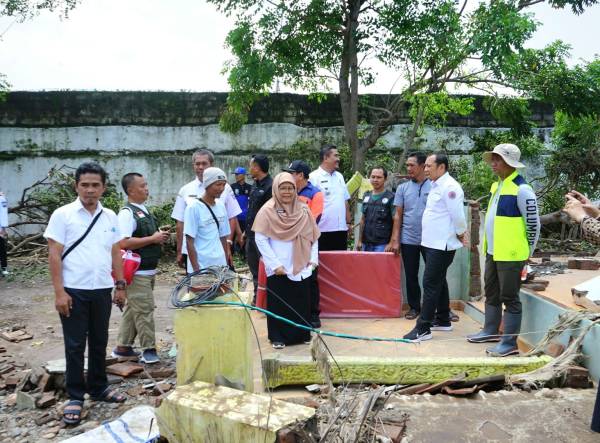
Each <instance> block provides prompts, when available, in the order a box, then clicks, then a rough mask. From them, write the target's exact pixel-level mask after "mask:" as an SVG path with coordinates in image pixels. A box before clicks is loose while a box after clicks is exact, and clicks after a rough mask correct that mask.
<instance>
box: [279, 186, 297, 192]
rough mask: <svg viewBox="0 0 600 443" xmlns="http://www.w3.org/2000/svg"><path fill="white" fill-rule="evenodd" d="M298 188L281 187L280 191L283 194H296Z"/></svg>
mask: <svg viewBox="0 0 600 443" xmlns="http://www.w3.org/2000/svg"><path fill="white" fill-rule="evenodd" d="M295 189H296V188H294V187H293V186H280V187H279V190H280V191H283V192H294V191H295Z"/></svg>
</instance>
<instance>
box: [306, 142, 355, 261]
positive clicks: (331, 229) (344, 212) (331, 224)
mask: <svg viewBox="0 0 600 443" xmlns="http://www.w3.org/2000/svg"><path fill="white" fill-rule="evenodd" d="M319 158H320V159H321V166H319V168H317V169H316V170H314V171H313V172H311V173H310V176H309V180H310V182H311V183H312V184H313V185H314V186H316V187H317V188H318V189H320V190H321V192H323V196H324V204H323V215H321V218H320V220H319V223H318V227H319V230H320V231H321V237H319V251H345V250H346V248H347V245H348V226H350V225H351V222H352V219H351V217H350V206H349V204H348V200H350V194H348V189H347V188H346V183H345V182H344V177H343V176H342V174H340V173H339V172H338V171H337V169H338V168H339V166H340V156H339V154H338V150H337V147H336V146H334V145H325V146H323V147H322V148H321V151H320V152H319Z"/></svg>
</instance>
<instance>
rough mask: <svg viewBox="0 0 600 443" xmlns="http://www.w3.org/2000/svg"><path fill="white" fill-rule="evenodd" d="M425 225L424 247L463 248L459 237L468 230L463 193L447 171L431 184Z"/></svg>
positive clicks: (442, 249) (424, 219)
mask: <svg viewBox="0 0 600 443" xmlns="http://www.w3.org/2000/svg"><path fill="white" fill-rule="evenodd" d="M422 226H423V232H422V236H421V245H423V246H425V247H427V248H432V249H439V250H441V251H446V250H447V251H453V250H456V249H460V248H462V247H463V244H462V243H461V241H460V240H459V239H458V237H457V235H461V234H463V233H464V232H465V231H466V230H467V220H466V218H465V208H464V193H463V190H462V188H461V186H460V184H459V183H458V182H457V181H456V180H454V179H453V178H452V177H451V176H450V174H448V173H447V172H446V173H445V174H444V175H442V176H441V177H439V178H438V179H437V180H435V181H432V183H431V190H430V191H429V197H427V205H426V206H425V211H424V212H423V221H422Z"/></svg>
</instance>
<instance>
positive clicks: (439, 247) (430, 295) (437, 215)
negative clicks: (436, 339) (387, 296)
mask: <svg viewBox="0 0 600 443" xmlns="http://www.w3.org/2000/svg"><path fill="white" fill-rule="evenodd" d="M425 174H426V175H427V176H428V178H429V179H430V180H431V190H430V191H429V197H428V198H427V204H426V206H425V211H424V212H423V219H422V229H423V230H422V235H421V246H423V252H424V255H425V272H424V273H423V306H422V308H421V314H420V316H419V318H418V319H417V324H416V326H415V327H414V328H413V330H412V331H410V332H409V333H408V334H406V335H405V336H404V338H405V339H408V340H411V341H413V342H420V341H423V340H431V338H432V335H431V331H432V330H433V331H451V330H452V323H451V322H450V295H449V293H448V282H447V281H446V272H447V270H448V267H449V266H450V265H451V264H452V261H453V260H454V254H455V252H456V250H457V249H460V248H462V247H463V246H464V245H466V244H467V241H468V238H467V237H468V236H467V221H466V219H465V213H464V193H463V190H462V187H461V186H460V184H459V183H458V182H457V181H456V180H454V178H452V177H451V176H450V174H449V173H448V157H447V156H446V154H439V153H438V154H432V155H430V156H429V157H427V160H426V161H425Z"/></svg>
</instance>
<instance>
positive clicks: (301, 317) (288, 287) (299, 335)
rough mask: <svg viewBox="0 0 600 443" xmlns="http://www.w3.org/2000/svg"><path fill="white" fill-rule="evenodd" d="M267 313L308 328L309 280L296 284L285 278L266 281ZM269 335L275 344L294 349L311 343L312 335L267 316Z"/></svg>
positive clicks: (275, 276)
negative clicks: (305, 343)
mask: <svg viewBox="0 0 600 443" xmlns="http://www.w3.org/2000/svg"><path fill="white" fill-rule="evenodd" d="M267 288H268V289H269V291H268V293H267V309H268V310H269V311H271V312H273V313H275V314H277V315H280V316H281V317H283V318H286V319H288V320H291V321H293V322H294V323H297V324H299V325H304V326H307V325H309V324H310V323H309V320H310V317H309V316H310V308H309V306H308V305H309V297H310V294H309V292H310V287H309V279H308V278H307V279H306V280H300V281H293V280H290V279H289V278H287V276H285V275H272V276H271V277H269V278H267ZM267 331H268V334H269V340H270V341H271V342H272V343H277V342H279V343H284V344H286V345H294V344H298V343H302V342H305V341H308V340H310V332H309V331H307V330H305V329H300V328H297V327H296V326H292V325H290V324H288V323H286V322H284V321H281V320H277V319H275V318H273V317H271V316H267Z"/></svg>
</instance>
